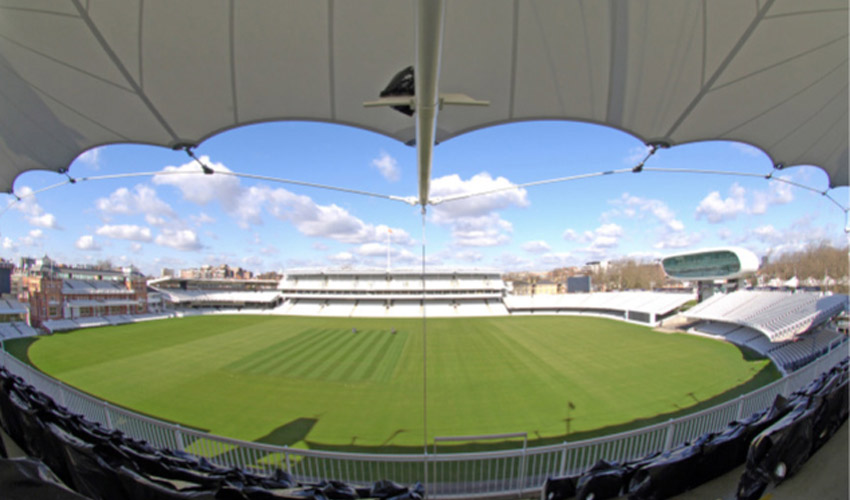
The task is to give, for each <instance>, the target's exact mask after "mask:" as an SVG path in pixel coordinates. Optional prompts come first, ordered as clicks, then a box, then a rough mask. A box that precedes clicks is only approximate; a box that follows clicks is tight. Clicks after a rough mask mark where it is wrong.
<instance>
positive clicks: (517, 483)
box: [0, 342, 848, 499]
mask: <svg viewBox="0 0 850 500" xmlns="http://www.w3.org/2000/svg"><path fill="white" fill-rule="evenodd" d="M847 355H848V343H847V342H842V343H841V344H839V345H837V346H835V348H833V349H832V350H830V352H828V353H827V354H825V355H824V356H823V357H821V358H820V359H818V360H816V361H814V362H813V363H811V364H809V365H808V366H806V367H804V368H802V369H800V370H798V371H796V372H794V373H792V374H790V375H788V376H786V377H784V378H782V379H779V380H777V381H775V382H773V383H771V384H768V385H766V386H764V387H761V388H759V389H757V390H755V391H753V392H751V393H749V394H745V395H742V396H740V397H738V398H737V399H734V400H731V401H727V402H725V403H722V404H720V405H718V406H715V407H712V408H708V409H705V410H702V411H699V412H696V413H692V414H690V415H687V416H684V417H680V418H677V419H672V420H669V421H667V422H663V423H660V424H655V425H650V426H647V427H643V428H640V429H635V430H631V431H628V432H623V433H620V434H614V435H609V436H605V437H601V438H595V439H589V440H585V441H577V442H564V443H562V444H557V445H551V446H541V447H536V448H527V449H525V448H524V449H519V450H517V449H515V450H506V451H494V452H481V453H444V454H436V453H431V454H427V453H424V454H408V455H398V454H367V453H340V452H329V451H319V450H303V449H293V448H288V447H286V446H274V445H267V444H261V443H253V442H247V441H241V440H238V439H230V438H226V437H221V436H215V435H211V434H208V433H205V432H201V431H197V430H194V429H190V428H187V427H182V426H180V425H178V424H172V423H168V422H164V421H161V420H157V419H155V418H151V417H147V416H144V415H140V414H138V413H135V412H133V411H130V410H126V409H123V408H119V407H116V406H114V405H112V404H109V403H108V402H105V401H102V400H99V399H97V398H94V397H92V396H89V395H87V394H85V393H83V392H81V391H78V390H76V389H74V388H72V387H69V386H67V385H65V384H64V383H62V382H60V381H58V380H56V379H53V378H52V377H50V376H48V375H46V374H44V373H42V372H40V371H38V370H37V369H35V368H33V367H31V366H29V365H27V364H25V363H23V362H21V361H20V360H18V359H16V358H14V357H13V356H12V355H10V354H8V353H6V352H5V351H0V365H2V366H5V367H6V369H8V370H9V371H10V372H11V373H14V374H16V375H18V376H20V377H22V378H23V379H24V380H26V381H27V382H28V383H29V384H31V385H33V386H34V387H35V388H36V389H37V390H39V391H41V392H42V393H44V394H46V395H48V396H50V397H51V398H53V400H54V401H56V402H57V403H58V404H60V405H62V406H65V407H66V408H67V409H68V410H69V411H71V412H74V413H79V414H81V415H83V416H84V417H85V418H87V419H89V420H91V421H94V422H98V423H100V424H101V425H103V426H105V427H107V428H109V429H118V430H121V431H122V432H124V433H125V434H126V435H128V436H130V437H133V438H135V439H140V440H145V441H147V442H148V443H150V444H151V445H153V446H157V447H161V448H168V449H174V450H182V451H184V452H188V453H191V454H193V455H195V456H198V457H205V458H206V459H208V460H210V461H211V462H213V463H216V464H219V465H222V466H226V467H239V468H242V469H245V470H248V471H252V472H255V473H258V474H268V475H270V474H272V473H273V472H274V470H275V469H283V470H286V471H287V472H289V473H290V474H291V475H292V476H293V478H294V479H295V480H296V481H300V482H315V481H320V480H323V479H328V480H330V479H333V480H338V481H343V482H346V483H349V484H354V485H368V484H371V483H374V482H375V481H378V480H380V479H391V480H393V481H396V482H399V483H403V484H413V483H415V482H424V481H423V478H424V477H425V476H426V474H425V468H426V467H427V470H428V473H427V477H428V481H427V484H426V485H425V486H426V491H427V492H428V496H429V497H432V498H435V497H439V498H443V499H446V498H463V497H477V498H481V497H497V496H507V495H515V494H534V493H538V492H539V491H540V489H541V488H542V486H543V483H544V482H545V480H546V478H547V477H549V476H563V475H566V474H579V473H581V472H583V471H584V470H586V469H588V468H589V467H591V466H592V465H593V464H594V463H595V462H596V461H598V460H599V459H605V460H609V461H626V460H633V459H637V458H640V457H643V456H646V455H649V454H651V453H654V452H658V451H665V450H669V449H671V448H673V447H675V446H677V445H679V444H682V443H684V442H688V441H693V440H694V439H696V438H697V437H699V436H701V435H703V434H705V433H707V432H718V431H721V430H723V429H724V428H725V427H726V426H727V424H728V423H729V422H731V421H733V420H737V419H740V418H742V417H747V416H749V415H751V414H752V413H755V412H757V411H760V410H763V409H765V408H767V407H768V406H770V405H771V403H772V402H773V399H774V398H775V397H776V395H777V394H782V395H784V396H789V395H790V394H791V393H793V392H794V391H797V390H799V389H802V388H803V387H805V386H806V385H808V384H809V383H810V382H811V381H812V380H814V379H815V378H816V377H817V376H818V375H819V374H820V373H822V372H824V371H827V370H829V369H830V368H831V367H832V366H834V365H835V364H837V363H838V362H839V361H841V360H842V359H844V358H845V357H846V356H847Z"/></svg>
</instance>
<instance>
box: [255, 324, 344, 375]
mask: <svg viewBox="0 0 850 500" xmlns="http://www.w3.org/2000/svg"><path fill="white" fill-rule="evenodd" d="M336 336H337V332H336V331H334V330H319V331H317V332H316V333H315V335H313V336H311V337H308V338H307V340H306V341H305V342H302V343H301V344H300V345H299V346H298V347H296V348H295V349H291V350H290V351H287V352H285V353H283V355H282V356H280V358H278V359H275V360H273V361H272V362H271V363H264V364H263V366H262V369H263V371H262V372H260V373H262V374H264V375H284V376H289V373H290V372H291V370H294V369H297V368H298V366H299V365H300V364H301V363H303V361H304V358H309V357H310V356H312V355H314V354H315V353H316V352H318V351H321V350H322V349H324V348H325V347H326V346H328V345H331V344H333V343H334V342H335V341H336Z"/></svg>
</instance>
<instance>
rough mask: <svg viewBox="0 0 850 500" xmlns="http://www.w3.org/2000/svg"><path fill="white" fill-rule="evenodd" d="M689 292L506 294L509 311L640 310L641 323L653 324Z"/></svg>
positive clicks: (616, 313) (688, 296)
mask: <svg viewBox="0 0 850 500" xmlns="http://www.w3.org/2000/svg"><path fill="white" fill-rule="evenodd" d="M693 299H694V296H693V295H691V294H682V293H662V292H644V291H635V292H608V293H570V294H565V295H534V296H528V295H517V296H510V295H509V296H507V297H505V301H504V305H505V307H506V308H507V310H508V311H509V312H510V313H512V314H521V313H542V312H545V313H549V314H552V313H556V314H591V315H605V316H613V317H620V318H625V317H626V313H627V312H630V313H643V314H645V315H646V318H647V320H646V321H641V322H643V323H650V324H655V323H656V322H657V319H658V318H659V317H663V316H664V315H666V314H668V313H670V312H671V311H674V310H676V309H678V308H679V307H681V306H682V305H684V304H685V303H686V302H688V301H690V300H693Z"/></svg>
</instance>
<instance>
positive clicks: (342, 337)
mask: <svg viewBox="0 0 850 500" xmlns="http://www.w3.org/2000/svg"><path fill="white" fill-rule="evenodd" d="M364 334H365V332H363V331H359V332H358V333H345V334H339V335H338V336H337V342H336V343H335V344H334V346H333V349H329V350H326V351H323V352H320V353H317V356H315V357H314V359H313V362H311V363H305V364H304V365H303V366H302V367H301V368H302V369H300V370H296V371H295V372H294V373H295V374H297V376H300V377H302V378H313V379H317V380H326V378H325V376H324V375H323V374H324V373H325V372H327V371H330V370H333V368H334V366H335V365H336V364H337V363H340V362H342V360H344V359H345V358H346V356H348V354H349V353H350V352H351V351H353V350H355V349H357V346H358V345H360V343H361V342H363V339H364Z"/></svg>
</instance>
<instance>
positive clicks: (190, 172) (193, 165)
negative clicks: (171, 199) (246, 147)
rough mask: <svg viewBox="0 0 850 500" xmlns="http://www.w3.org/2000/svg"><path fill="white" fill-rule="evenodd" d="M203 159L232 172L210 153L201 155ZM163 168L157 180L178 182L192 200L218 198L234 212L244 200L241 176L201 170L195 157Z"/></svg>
mask: <svg viewBox="0 0 850 500" xmlns="http://www.w3.org/2000/svg"><path fill="white" fill-rule="evenodd" d="M200 160H201V161H202V162H203V163H204V164H205V165H208V166H209V167H210V168H212V169H213V170H214V171H216V172H231V170H230V169H228V168H227V167H225V166H224V165H223V164H221V163H214V162H212V161H210V158H209V156H201V158H200ZM162 172H163V173H162V174H158V175H155V176H154V178H153V182H154V184H165V185H169V186H174V187H176V188H177V189H179V190H180V192H181V193H182V194H183V198H184V199H186V200H188V201H191V202H192V203H197V204H198V205H206V204H207V203H210V202H213V201H216V202H218V203H220V204H221V206H222V207H224V209H225V210H226V211H228V212H234V211H236V209H237V208H238V206H239V203H240V201H242V194H243V188H242V186H241V184H240V182H239V179H238V178H237V177H234V176H232V175H216V174H212V175H204V174H202V173H201V172H203V169H202V168H201V166H200V165H199V164H198V162H196V161H194V160H193V161H190V162H189V163H184V164H183V165H180V166H179V167H174V166H168V167H165V168H164V169H162Z"/></svg>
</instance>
